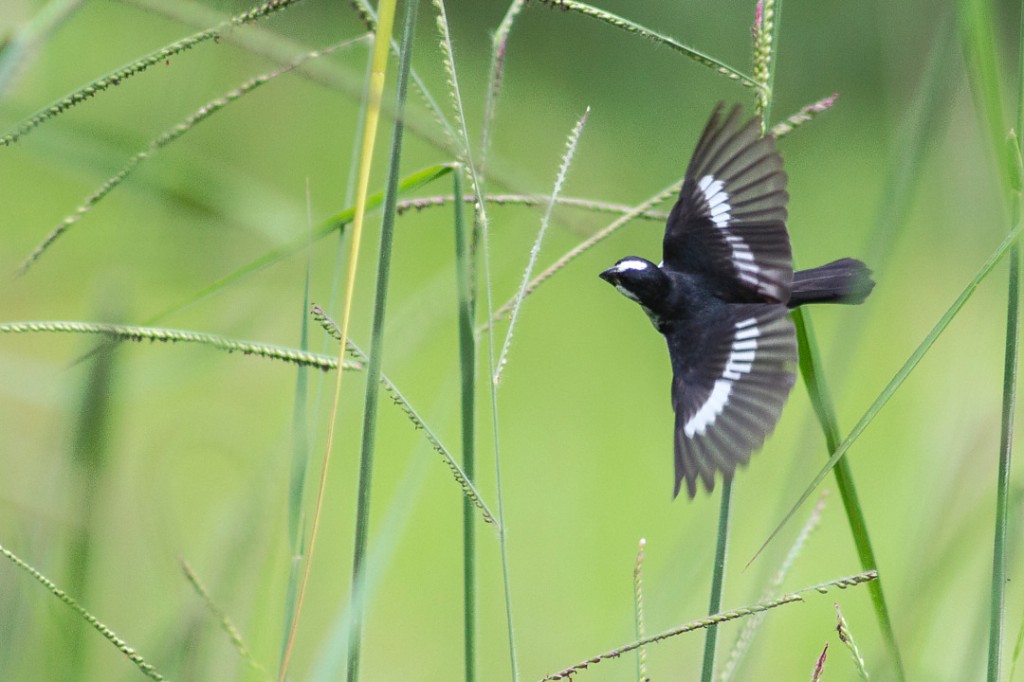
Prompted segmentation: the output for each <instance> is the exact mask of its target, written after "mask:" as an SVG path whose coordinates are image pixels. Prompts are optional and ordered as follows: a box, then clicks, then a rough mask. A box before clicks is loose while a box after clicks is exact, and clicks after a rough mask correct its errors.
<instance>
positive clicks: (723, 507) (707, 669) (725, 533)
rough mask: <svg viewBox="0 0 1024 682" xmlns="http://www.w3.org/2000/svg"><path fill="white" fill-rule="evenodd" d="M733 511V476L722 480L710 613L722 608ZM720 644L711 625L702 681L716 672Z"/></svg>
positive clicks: (705, 642) (716, 631) (701, 675)
mask: <svg viewBox="0 0 1024 682" xmlns="http://www.w3.org/2000/svg"><path fill="white" fill-rule="evenodd" d="M731 511H732V478H726V479H725V480H723V481H722V501H721V504H720V505H719V508H718V533H717V534H716V540H715V559H714V563H713V564H712V572H711V597H710V599H709V605H708V615H714V614H716V613H718V612H719V611H720V610H721V609H722V592H723V591H724V590H725V557H726V550H727V548H728V546H729V517H730V513H731ZM717 644H718V628H717V627H716V626H715V625H710V626H708V628H707V632H706V633H705V635H704V661H703V664H702V665H701V674H700V679H701V682H711V679H712V677H714V674H715V647H716V645H717Z"/></svg>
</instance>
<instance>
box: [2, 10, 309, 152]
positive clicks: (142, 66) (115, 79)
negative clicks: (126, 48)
mask: <svg viewBox="0 0 1024 682" xmlns="http://www.w3.org/2000/svg"><path fill="white" fill-rule="evenodd" d="M297 2H299V0H271V1H270V2H267V3H264V4H262V5H260V6H258V7H254V8H253V9H251V10H249V11H247V12H242V13H241V14H238V15H236V16H233V17H231V18H230V19H228V20H227V21H224V22H222V23H220V24H218V25H217V26H214V27H213V28H208V29H206V30H205V31H200V32H198V33H195V34H193V35H191V36H189V37H188V38H183V39H182V40H178V41H176V42H173V43H171V44H170V45H166V46H164V47H162V48H160V49H159V50H154V51H153V52H150V53H149V54H147V55H145V56H143V57H140V58H139V59H136V60H135V61H133V62H131V63H129V64H125V65H124V66H122V67H121V68H119V69H117V70H115V71H112V72H110V73H108V74H107V75H105V76H103V77H101V78H98V79H96V80H94V81H93V82H91V83H89V84H88V85H85V86H83V87H81V88H79V89H78V90H75V91H74V92H71V93H69V94H67V95H65V96H64V97H62V98H60V99H58V100H56V101H54V102H52V103H50V104H49V105H47V106H45V107H43V108H42V109H40V110H39V111H37V112H36V113H34V114H32V115H31V116H29V117H28V118H26V119H25V120H23V121H20V122H19V123H16V124H15V125H14V127H13V128H11V129H10V130H8V131H7V133H6V134H4V135H2V136H0V146H10V145H12V144H14V143H15V142H17V141H18V140H19V139H21V138H22V137H24V136H25V135H27V134H28V133H30V132H32V131H33V130H34V129H35V128H37V127H38V126H40V125H41V124H43V123H45V122H46V121H48V120H50V119H51V118H54V117H55V116H58V115H60V114H62V113H63V112H65V111H67V110H68V109H71V108H72V107H74V106H76V105H78V104H81V103H82V102H84V101H86V100H87V99H89V98H90V97H94V96H96V95H97V94H98V93H101V92H103V91H104V90H107V89H109V88H112V87H114V86H115V85H120V84H121V83H123V82H124V81H126V80H128V79H129V78H131V77H133V76H137V75H138V74H140V73H142V72H143V71H145V70H146V69H148V68H149V67H151V66H153V65H154V64H160V63H162V62H166V61H167V60H168V59H170V58H171V57H173V56H175V55H178V54H180V53H182V52H185V51H186V50H190V49H192V48H193V47H197V46H199V45H201V44H202V43H205V42H207V41H210V40H219V39H220V36H221V35H222V34H223V33H224V32H225V31H226V30H227V29H229V28H232V27H236V26H244V25H245V24H249V23H252V22H254V21H257V20H259V19H263V18H265V17H267V16H270V15H271V14H273V13H274V12H277V11H278V10H282V9H285V8H286V7H288V6H290V5H294V4H295V3H297Z"/></svg>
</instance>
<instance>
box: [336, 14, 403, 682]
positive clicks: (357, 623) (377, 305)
mask: <svg viewBox="0 0 1024 682" xmlns="http://www.w3.org/2000/svg"><path fill="white" fill-rule="evenodd" d="M418 9H419V2H418V0H405V18H404V27H403V29H402V45H401V52H400V54H401V58H400V61H399V65H398V83H397V90H398V91H397V94H396V102H395V127H394V133H393V135H392V138H391V157H390V160H389V162H388V176H387V185H386V189H385V193H384V215H383V218H382V220H381V232H380V250H379V254H378V261H377V291H376V295H375V296H374V301H373V326H372V328H371V332H370V359H369V365H368V367H367V377H366V398H365V403H364V407H363V443H362V448H361V451H360V458H359V487H358V497H357V501H356V530H355V547H354V549H353V551H352V597H351V600H350V603H351V605H352V607H351V608H352V629H351V630H350V631H349V648H348V676H347V679H348V682H356V681H357V680H358V679H359V663H360V649H361V644H362V638H363V617H364V612H365V603H364V599H363V594H362V591H363V590H362V588H363V582H364V578H363V571H364V565H365V561H366V544H367V538H368V534H369V528H370V492H371V482H372V479H373V455H374V447H375V445H376V436H377V407H378V397H379V395H380V391H379V389H380V379H381V376H382V372H381V364H382V362H383V356H384V318H385V313H386V309H387V297H388V284H389V282H390V279H391V252H392V248H393V244H394V235H395V204H396V203H397V202H398V181H399V171H400V166H401V157H402V135H403V132H404V123H403V121H402V113H403V112H404V110H405V100H406V95H407V94H408V91H409V88H408V84H409V70H410V68H411V65H412V44H413V34H414V33H415V29H416V14H417V10H418ZM383 23H384V22H383V21H381V24H382V25H383ZM342 338H343V339H345V338H347V336H346V334H345V333H344V332H343V333H342Z"/></svg>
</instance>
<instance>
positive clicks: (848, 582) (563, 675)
mask: <svg viewBox="0 0 1024 682" xmlns="http://www.w3.org/2000/svg"><path fill="white" fill-rule="evenodd" d="M877 579H878V573H877V572H876V571H865V572H864V573H858V574H856V575H852V576H849V577H846V578H838V579H836V580H830V581H828V582H825V583H820V584H818V585H813V586H811V587H805V588H803V589H801V590H797V591H796V592H790V593H788V594H784V595H782V596H781V597H779V598H777V599H771V600H768V601H764V602H760V603H757V604H753V605H751V606H744V607H741V608H738V609H733V610H731V611H722V612H721V613H715V614H712V615H710V616H708V617H707V618H701V619H700V620H695V621H690V622H689V623H686V624H685V625H680V626H678V627H675V628H672V629H671V630H666V631H665V632H662V633H660V634H657V635H653V636H651V637H647V638H645V639H640V640H637V641H635V642H631V643H629V644H626V645H624V646H621V647H618V648H616V649H612V650H610V651H606V652H605V653H603V654H598V655H597V656H592V657H590V658H588V659H587V660H585V661H582V662H580V663H577V664H576V665H574V666H571V667H569V668H566V669H564V670H562V671H561V672H557V673H555V674H553V675H548V676H547V677H544V678H542V679H541V681H540V682H549V681H551V680H567V679H570V678H572V677H573V676H575V675H578V674H579V673H580V672H582V671H584V670H586V669H588V668H589V667H590V666H592V665H596V664H598V663H601V662H603V661H607V660H609V659H612V658H618V657H619V656H622V655H623V654H625V653H629V652H630V651H634V650H636V649H638V648H640V647H642V646H646V645H648V644H655V643H657V642H661V641H663V640H666V639H669V638H671V637H677V636H679V635H683V634H686V633H688V632H693V631H695V630H701V629H704V628H708V627H711V626H714V625H718V624H720V623H725V622H728V621H730V620H736V619H737V618H743V617H745V616H751V615H754V614H755V613H761V612H763V611H768V610H770V609H774V608H778V607H779V606H785V605H786V604H792V603H794V602H799V601H804V597H803V595H804V594H806V593H808V592H817V593H818V594H828V591H829V590H830V589H833V588H837V589H840V590H845V589H847V588H849V587H855V586H857V585H861V584H863V583H870V582H871V581H873V580H877Z"/></svg>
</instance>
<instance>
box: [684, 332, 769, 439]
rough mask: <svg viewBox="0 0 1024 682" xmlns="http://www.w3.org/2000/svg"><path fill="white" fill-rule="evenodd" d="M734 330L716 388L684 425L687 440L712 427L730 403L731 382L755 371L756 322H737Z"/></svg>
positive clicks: (716, 381)
mask: <svg viewBox="0 0 1024 682" xmlns="http://www.w3.org/2000/svg"><path fill="white" fill-rule="evenodd" d="M735 326H736V333H735V334H734V335H733V342H732V350H731V351H730V352H729V359H728V360H726V362H725V370H724V371H723V372H722V378H721V379H716V380H715V386H714V388H712V389H711V394H710V395H708V399H707V400H705V401H704V404H703V405H701V406H700V409H699V410H697V412H696V414H694V415H693V416H692V417H690V419H689V420H688V421H687V422H686V424H684V425H683V432H684V433H685V434H686V437H687V438H693V437H694V435H697V434H700V435H703V434H704V432H705V431H706V430H707V428H708V427H709V426H711V425H712V424H714V423H715V420H716V419H717V418H718V415H720V414H722V410H724V409H725V406H726V405H727V404H728V403H729V396H730V395H731V394H732V385H733V382H735V381H739V380H740V379H742V378H743V375H744V374H750V372H751V371H752V370H753V368H754V359H755V357H756V355H757V337H758V336H760V335H761V331H760V330H759V329H758V328H757V318H754V317H751V318H748V319H746V320H743V321H741V322H737V323H736V325H735Z"/></svg>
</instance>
